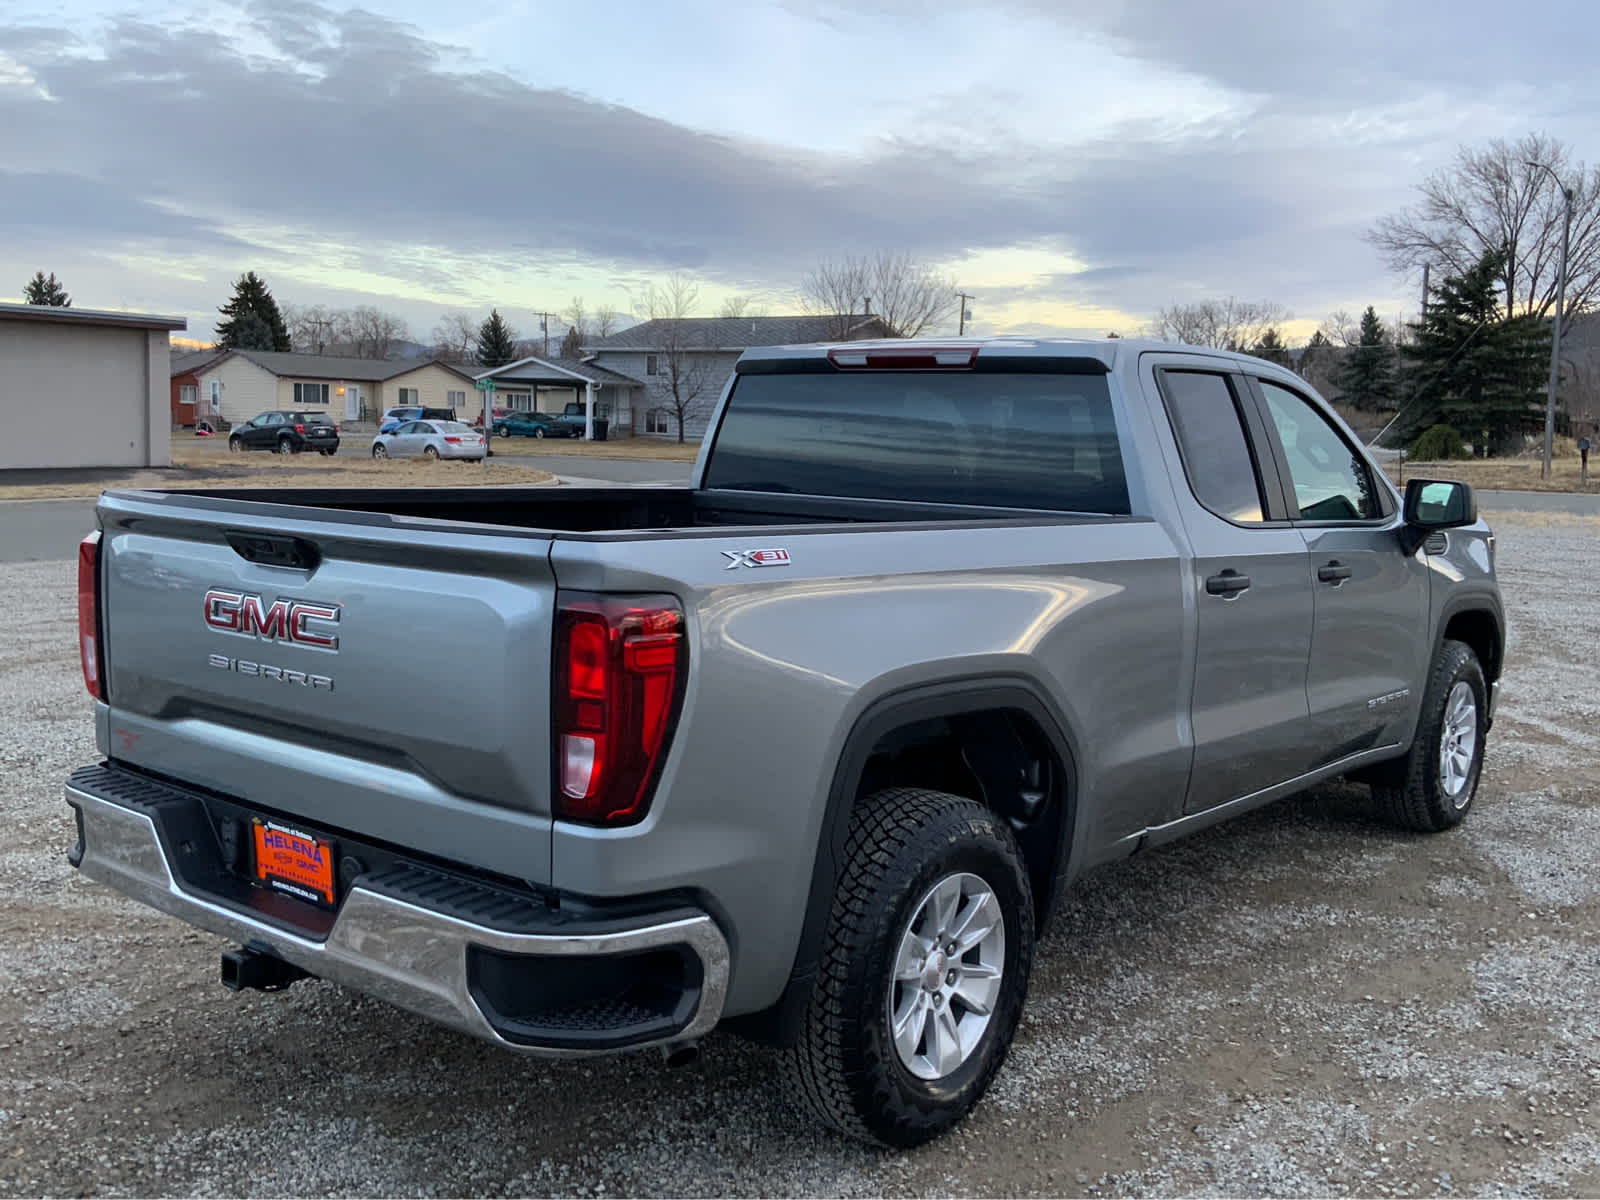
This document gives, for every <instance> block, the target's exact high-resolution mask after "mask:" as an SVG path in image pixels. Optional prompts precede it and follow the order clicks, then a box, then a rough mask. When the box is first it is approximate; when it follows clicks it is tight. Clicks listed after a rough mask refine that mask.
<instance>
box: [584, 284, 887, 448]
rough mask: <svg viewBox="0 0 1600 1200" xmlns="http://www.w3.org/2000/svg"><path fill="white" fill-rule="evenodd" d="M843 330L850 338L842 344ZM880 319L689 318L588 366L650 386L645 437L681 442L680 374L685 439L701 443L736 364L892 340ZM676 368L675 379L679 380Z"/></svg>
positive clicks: (607, 347)
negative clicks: (809, 347) (767, 352)
mask: <svg viewBox="0 0 1600 1200" xmlns="http://www.w3.org/2000/svg"><path fill="white" fill-rule="evenodd" d="M841 328H842V329H843V330H844V336H843V337H841V336H840V331H841ZM893 336H894V333H893V331H892V330H890V328H889V327H888V326H887V325H886V324H885V323H884V321H883V319H882V318H881V317H878V316H875V315H872V314H870V313H868V314H862V315H858V316H845V317H840V316H821V317H683V318H678V319H674V318H670V317H663V318H657V319H656V320H653V321H646V322H644V323H643V324H642V325H635V326H633V327H632V328H630V329H624V330H623V331H622V332H621V333H614V334H612V335H611V336H610V337H608V338H603V339H601V340H600V341H596V342H591V343H588V344H587V345H585V346H584V347H583V352H584V359H583V361H584V364H585V365H587V366H593V367H600V368H603V369H605V370H607V371H609V372H612V373H614V374H618V375H621V376H624V377H625V378H628V379H632V380H634V381H636V382H638V383H641V384H643V393H642V395H639V396H638V397H636V399H635V401H634V407H633V409H632V410H631V412H630V417H631V429H632V431H633V432H635V433H638V434H644V435H650V436H657V437H673V438H676V437H677V436H678V424H677V417H678V412H677V405H676V404H675V403H674V400H673V397H672V381H673V377H674V374H676V377H677V379H678V383H679V396H680V397H682V398H683V399H684V402H685V403H684V408H685V412H684V422H683V426H684V427H683V435H684V437H685V438H686V439H688V440H691V441H698V440H699V438H700V437H701V435H703V434H704V433H705V430H706V425H707V423H708V422H709V421H710V419H711V412H712V410H713V409H714V408H715V407H716V404H717V400H718V398H719V397H720V396H721V395H722V389H723V385H725V384H726V383H727V381H728V377H729V376H730V375H732V374H733V364H734V363H736V362H738V361H739V356H740V355H741V354H743V353H744V352H745V351H746V350H748V349H749V348H750V347H752V346H792V345H802V344H807V343H815V342H838V341H857V340H859V339H862V338H884V337H893ZM674 367H676V372H674Z"/></svg>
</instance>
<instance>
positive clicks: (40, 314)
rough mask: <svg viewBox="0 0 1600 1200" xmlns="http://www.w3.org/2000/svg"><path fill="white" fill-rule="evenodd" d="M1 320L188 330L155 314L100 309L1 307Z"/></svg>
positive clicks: (182, 323) (183, 324)
mask: <svg viewBox="0 0 1600 1200" xmlns="http://www.w3.org/2000/svg"><path fill="white" fill-rule="evenodd" d="M0 320H7V321H10V320H20V321H52V322H55V323H57V324H61V325H114V326H120V327H122V328H124V329H155V330H162V329H165V330H169V331H170V330H174V329H187V328H189V322H188V321H186V320H184V319H183V318H182V317H161V316H156V315H155V314H154V313H137V312H112V311H110V310H109V309H103V308H56V307H54V306H53V305H49V304H12V303H9V302H7V303H4V304H0Z"/></svg>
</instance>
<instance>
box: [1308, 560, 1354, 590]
mask: <svg viewBox="0 0 1600 1200" xmlns="http://www.w3.org/2000/svg"><path fill="white" fill-rule="evenodd" d="M1352 574H1354V571H1353V570H1352V569H1351V568H1350V567H1347V566H1345V565H1344V564H1343V563H1341V562H1340V561H1339V560H1338V559H1337V558H1336V559H1334V560H1333V561H1332V562H1331V563H1329V564H1328V565H1327V566H1325V567H1318V568H1317V580H1318V582H1320V583H1331V584H1333V586H1334V587H1338V586H1339V585H1340V584H1341V583H1343V582H1344V581H1345V580H1346V579H1349V578H1350V576H1351V575H1352Z"/></svg>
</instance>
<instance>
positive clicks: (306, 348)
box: [279, 304, 340, 354]
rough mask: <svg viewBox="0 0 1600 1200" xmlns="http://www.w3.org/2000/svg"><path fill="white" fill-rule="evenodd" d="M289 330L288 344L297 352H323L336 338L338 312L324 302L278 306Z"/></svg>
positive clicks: (337, 333) (337, 334) (337, 332)
mask: <svg viewBox="0 0 1600 1200" xmlns="http://www.w3.org/2000/svg"><path fill="white" fill-rule="evenodd" d="M279 311H280V312H282V313H283V323H284V325H285V326H286V327H287V328H288V330H289V346H290V348H291V349H292V350H294V351H295V353H297V354H325V353H326V352H327V350H328V347H329V346H331V345H333V343H334V342H335V341H337V340H338V336H339V320H340V314H339V312H338V311H337V310H336V309H330V308H329V307H328V306H327V305H325V304H310V305H299V304H284V305H280V306H279Z"/></svg>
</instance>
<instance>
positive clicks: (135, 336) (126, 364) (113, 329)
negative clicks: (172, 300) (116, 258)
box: [0, 304, 187, 470]
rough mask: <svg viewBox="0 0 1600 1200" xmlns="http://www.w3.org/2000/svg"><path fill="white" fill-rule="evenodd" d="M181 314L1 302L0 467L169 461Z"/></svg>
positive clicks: (143, 464) (157, 463) (141, 464)
mask: <svg viewBox="0 0 1600 1200" xmlns="http://www.w3.org/2000/svg"><path fill="white" fill-rule="evenodd" d="M186 326H187V322H185V321H184V320H183V318H181V317H160V316H152V315H150V314H148V313H130V312H101V311H97V310H94V309H87V308H51V307H47V306H45V305H38V304H0V401H3V402H4V409H5V413H6V417H7V429H6V436H5V437H4V438H0V469H8V470H9V469H16V468H38V467H165V466H168V465H169V464H170V463H171V461H172V453H171V451H172V447H171V442H170V436H169V431H170V426H171V404H170V351H169V349H168V334H170V333H171V332H172V331H173V330H176V329H184V328H186Z"/></svg>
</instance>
